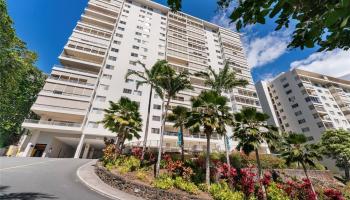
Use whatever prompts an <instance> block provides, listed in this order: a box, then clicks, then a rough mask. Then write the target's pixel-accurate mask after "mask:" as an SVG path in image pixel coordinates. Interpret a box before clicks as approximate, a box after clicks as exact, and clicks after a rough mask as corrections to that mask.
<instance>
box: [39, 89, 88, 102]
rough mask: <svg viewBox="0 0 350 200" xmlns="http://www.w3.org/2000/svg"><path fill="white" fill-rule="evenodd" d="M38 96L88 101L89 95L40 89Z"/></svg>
mask: <svg viewBox="0 0 350 200" xmlns="http://www.w3.org/2000/svg"><path fill="white" fill-rule="evenodd" d="M39 95H44V96H46V95H48V96H53V97H63V98H64V97H66V98H67V97H68V98H70V99H75V100H80V101H90V98H91V95H85V94H76V93H69V92H63V91H58V90H45V89H42V90H41V91H40V93H39Z"/></svg>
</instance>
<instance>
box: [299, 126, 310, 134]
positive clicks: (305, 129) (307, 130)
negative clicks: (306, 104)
mask: <svg viewBox="0 0 350 200" xmlns="http://www.w3.org/2000/svg"><path fill="white" fill-rule="evenodd" d="M301 131H302V132H303V133H305V132H309V131H310V128H309V127H305V128H302V129H301Z"/></svg>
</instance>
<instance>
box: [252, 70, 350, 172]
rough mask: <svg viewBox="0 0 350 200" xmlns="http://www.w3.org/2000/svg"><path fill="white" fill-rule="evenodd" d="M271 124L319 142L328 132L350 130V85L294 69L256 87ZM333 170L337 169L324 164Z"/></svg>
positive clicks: (332, 78)
mask: <svg viewBox="0 0 350 200" xmlns="http://www.w3.org/2000/svg"><path fill="white" fill-rule="evenodd" d="M255 86H256V88H257V92H258V95H259V98H260V102H261V105H262V108H263V110H264V112H265V113H267V114H269V115H270V119H269V121H268V123H269V124H270V125H274V126H277V127H279V128H280V129H281V130H282V131H285V132H295V133H304V134H305V135H307V136H312V137H313V138H314V141H316V142H317V141H319V139H320V137H321V135H322V133H323V132H324V131H325V130H327V129H345V130H350V81H348V80H344V79H339V78H335V77H331V76H327V75H323V74H318V73H314V72H309V71H304V70H301V69H293V70H291V71H289V72H285V73H282V74H280V75H278V76H277V77H275V78H273V79H272V80H270V81H260V82H258V83H256V85H255ZM324 164H325V165H327V166H328V167H329V168H330V169H335V168H334V165H332V164H329V162H325V163H324Z"/></svg>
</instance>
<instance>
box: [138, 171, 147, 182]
mask: <svg viewBox="0 0 350 200" xmlns="http://www.w3.org/2000/svg"><path fill="white" fill-rule="evenodd" d="M136 178H137V179H139V180H141V181H144V180H146V178H147V171H146V170H145V169H140V170H137V171H136Z"/></svg>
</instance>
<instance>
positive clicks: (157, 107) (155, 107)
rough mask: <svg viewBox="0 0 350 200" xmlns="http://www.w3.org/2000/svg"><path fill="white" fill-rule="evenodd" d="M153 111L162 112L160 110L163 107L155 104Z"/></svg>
mask: <svg viewBox="0 0 350 200" xmlns="http://www.w3.org/2000/svg"><path fill="white" fill-rule="evenodd" d="M153 109H155V110H160V109H162V106H161V105H158V104H153Z"/></svg>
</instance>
